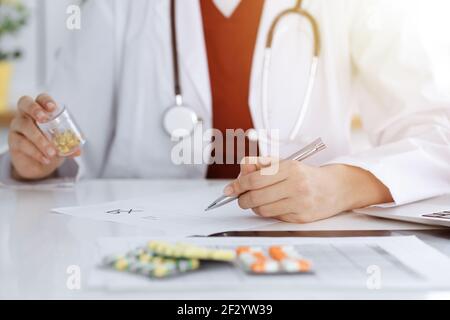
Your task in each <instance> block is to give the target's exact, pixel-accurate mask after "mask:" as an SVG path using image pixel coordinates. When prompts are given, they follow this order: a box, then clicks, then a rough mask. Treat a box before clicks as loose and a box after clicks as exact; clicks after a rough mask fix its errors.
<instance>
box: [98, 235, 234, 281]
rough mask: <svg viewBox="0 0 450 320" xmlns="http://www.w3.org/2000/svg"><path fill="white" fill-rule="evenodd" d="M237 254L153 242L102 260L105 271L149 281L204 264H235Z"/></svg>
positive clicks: (229, 251)
mask: <svg viewBox="0 0 450 320" xmlns="http://www.w3.org/2000/svg"><path fill="white" fill-rule="evenodd" d="M235 259H236V253H235V251H234V250H223V249H213V248H206V247H199V246H194V245H190V244H184V243H177V244H170V243H167V242H163V241H150V242H149V243H147V245H146V246H144V247H141V248H137V249H135V250H132V251H130V252H128V253H126V254H124V255H111V256H107V257H105V258H104V259H103V262H102V265H103V267H106V268H110V269H114V270H116V271H120V272H129V273H133V274H140V275H143V276H147V277H150V278H167V277H171V276H175V275H180V274H184V273H187V272H191V271H195V270H198V269H199V268H200V266H201V264H202V263H203V262H208V261H215V262H233V261H235Z"/></svg>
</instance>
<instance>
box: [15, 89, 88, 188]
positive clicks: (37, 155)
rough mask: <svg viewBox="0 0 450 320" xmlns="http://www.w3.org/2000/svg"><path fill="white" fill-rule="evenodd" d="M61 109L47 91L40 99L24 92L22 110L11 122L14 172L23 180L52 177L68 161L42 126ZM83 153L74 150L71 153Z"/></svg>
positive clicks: (20, 108)
mask: <svg viewBox="0 0 450 320" xmlns="http://www.w3.org/2000/svg"><path fill="white" fill-rule="evenodd" d="M56 112H58V106H57V104H56V103H55V101H54V100H53V99H52V98H51V97H50V96H49V95H47V94H41V95H39V96H38V97H37V98H36V100H33V98H31V97H27V96H24V97H22V98H21V99H20V100H19V102H18V112H17V114H16V116H15V117H14V119H13V120H12V122H11V126H10V132H9V137H8V144H9V150H10V154H11V162H12V167H13V176H14V178H16V179H21V180H39V179H45V178H48V177H50V176H51V175H53V174H54V172H55V171H56V169H58V168H59V167H60V166H61V165H62V164H63V162H64V158H63V157H61V156H60V155H59V153H58V149H57V147H56V146H55V144H54V143H53V142H51V141H50V140H49V139H48V137H46V136H45V135H44V134H43V133H42V131H41V130H40V129H39V127H38V124H40V123H46V122H48V121H49V120H50V119H51V117H52V114H54V113H56ZM79 155H80V151H79V150H78V151H76V152H74V153H73V154H72V155H71V157H76V156H79Z"/></svg>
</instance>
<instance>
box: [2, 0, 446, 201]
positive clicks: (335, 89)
mask: <svg viewBox="0 0 450 320" xmlns="http://www.w3.org/2000/svg"><path fill="white" fill-rule="evenodd" d="M294 2H295V0H267V1H266V3H265V7H264V11H263V15H262V20H261V26H260V30H259V35H258V39H257V43H256V49H255V54H254V61H253V68H252V75H251V92H250V101H249V104H250V108H251V114H252V117H253V122H254V125H255V128H256V129H261V128H262V115H261V99H260V98H261V71H262V54H263V48H264V43H265V40H266V36H267V31H268V28H269V25H270V23H271V22H272V21H273V19H274V17H275V15H276V14H278V13H279V12H280V11H282V10H283V9H286V8H288V7H290V6H292V5H293V4H294ZM304 5H305V7H306V8H307V9H308V10H309V11H310V12H311V13H312V14H313V15H314V16H315V18H316V19H317V20H318V22H319V26H320V31H321V37H322V41H321V44H322V54H321V59H320V66H319V71H318V77H317V81H316V86H315V88H314V93H313V96H312V101H311V107H310V110H309V112H308V114H307V117H306V122H305V126H304V127H303V129H302V131H301V133H300V135H299V138H298V139H297V140H296V141H295V142H293V143H290V144H284V143H283V144H282V145H281V153H280V156H281V157H283V156H286V155H288V154H290V153H292V152H293V151H296V150H297V149H299V148H300V147H302V146H303V144H304V143H305V141H308V139H314V138H317V137H322V138H323V140H324V141H325V143H326V144H327V145H328V149H327V150H326V151H325V152H323V153H322V154H320V155H317V156H316V157H315V158H314V159H311V160H310V161H309V163H310V164H314V165H322V164H325V163H342V164H349V165H354V166H358V167H360V168H363V169H366V170H368V171H370V172H372V173H373V174H374V175H375V176H376V177H378V178H379V179H380V180H381V181H382V182H383V183H384V184H385V185H386V186H387V187H388V188H389V189H390V191H391V192H392V195H393V197H394V199H395V201H396V204H403V203H408V202H412V201H416V200H420V199H425V198H429V197H432V196H437V195H441V194H444V193H449V192H450V96H449V92H450V85H449V83H448V82H446V81H448V75H447V77H445V76H444V77H443V76H442V74H441V76H438V75H439V74H438V72H440V70H439V69H438V68H437V66H436V63H435V62H436V59H435V58H436V57H435V56H433V53H436V51H433V50H434V45H436V43H435V42H433V41H431V40H430V39H427V38H426V37H424V35H423V33H422V32H421V24H420V21H418V20H414V15H415V14H416V12H415V11H413V10H411V11H407V12H405V9H406V8H411V7H415V6H417V5H416V4H412V3H411V1H391V0H389V1H379V0H367V1H359V0H335V1H329V0H305V4H304ZM417 7H419V6H417ZM421 10H422V11H423V10H426V9H424V8H423V6H422V8H421ZM82 12H83V16H82V29H81V30H80V31H73V32H72V36H71V37H70V40H69V42H68V44H67V46H65V49H64V50H63V52H62V54H61V56H60V62H59V63H58V67H57V70H56V71H55V76H54V78H53V81H52V83H51V86H50V88H49V93H50V94H51V95H53V96H55V97H56V99H58V100H59V101H64V102H66V103H67V104H68V105H69V108H70V109H71V111H72V113H73V114H74V116H75V118H76V119H77V122H78V123H79V125H80V126H81V128H82V130H83V131H84V133H85V135H86V137H87V139H88V144H87V145H86V148H85V151H84V154H83V156H82V157H81V158H80V159H78V160H77V163H78V166H74V163H73V162H71V161H68V162H66V164H65V165H64V166H63V168H61V170H60V174H61V175H77V176H78V177H80V178H146V179H156V178H203V177H205V173H206V169H207V166H206V165H181V166H180V165H175V164H173V162H172V161H171V150H172V148H173V146H174V142H172V141H171V140H170V139H169V138H168V137H167V135H166V134H165V132H164V131H163V129H162V116H163V113H164V111H165V110H166V109H167V108H168V107H169V106H171V105H173V103H174V93H173V74H172V72H173V70H172V60H171V47H170V33H169V32H170V25H169V22H170V20H169V1H168V0H133V1H122V0H89V1H88V2H87V3H86V5H85V7H84V8H83V11H82ZM177 12H178V19H177V31H178V41H179V51H180V60H181V78H182V79H181V81H182V86H183V92H184V99H185V102H186V103H187V104H189V105H190V106H191V107H192V108H193V109H194V110H195V111H196V112H197V113H198V115H199V116H200V117H201V118H202V119H203V120H204V128H205V129H207V128H209V127H210V126H211V118H212V117H211V109H212V106H211V92H210V82H209V75H208V64H207V58H206V52H205V44H204V38H203V29H202V18H201V11H200V6H199V2H198V0H182V1H177ZM422 13H423V12H422ZM444 30H445V29H444ZM277 34H278V39H279V40H277V42H276V45H275V46H276V48H275V49H274V51H275V52H274V56H275V57H276V56H277V55H278V57H281V58H278V59H277V58H274V62H273V65H274V67H273V70H272V73H271V81H270V87H271V92H273V94H272V93H271V95H270V96H271V98H270V100H271V106H272V108H271V115H270V119H271V128H274V129H280V130H281V134H282V136H283V135H284V136H286V135H288V134H289V131H290V130H291V127H292V126H293V124H294V122H293V121H294V120H295V118H296V115H297V113H298V108H299V107H300V105H301V102H302V94H301V92H302V90H304V89H302V88H305V86H306V81H307V80H306V78H307V77H306V76H307V74H308V67H309V66H308V61H309V57H310V55H309V54H310V51H311V47H312V45H311V38H310V35H308V33H306V36H305V33H303V35H301V34H302V33H301V32H300V29H299V24H298V21H297V20H296V19H295V18H288V19H287V21H286V22H285V23H284V24H283V25H282V26H281V28H280V31H279V32H278V33H277ZM439 45H440V44H439ZM277 48H278V49H277ZM439 49H440V50H441V51H439V52H443V51H442V49H444V48H442V47H440V48H439ZM444 50H445V49H444ZM449 74H450V73H449ZM279 92H282V93H283V94H278V93H279ZM355 102H357V103H356V105H357V106H358V108H359V111H360V113H361V115H362V118H363V123H364V127H365V129H366V130H367V131H368V133H369V135H370V140H371V142H372V144H373V148H371V149H370V150H366V151H364V152H360V153H357V154H352V150H351V146H350V127H351V125H350V122H351V115H352V112H353V106H354V105H355ZM262 152H263V153H266V152H268V150H267V149H265V148H264V146H262ZM3 162H4V166H5V168H8V166H9V162H8V157H7V156H4V157H3ZM4 172H6V171H4Z"/></svg>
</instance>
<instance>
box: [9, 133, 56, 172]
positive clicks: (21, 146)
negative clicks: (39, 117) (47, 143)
mask: <svg viewBox="0 0 450 320" xmlns="http://www.w3.org/2000/svg"><path fill="white" fill-rule="evenodd" d="M9 146H10V147H9V148H10V151H11V152H13V153H14V152H19V153H22V154H24V155H26V156H28V157H29V158H31V159H33V160H35V161H37V162H39V163H41V164H43V165H49V164H50V163H51V161H50V159H49V158H47V157H46V156H45V155H44V154H43V153H42V152H41V151H40V150H39V149H38V148H36V146H35V145H34V144H33V143H31V142H30V141H29V140H27V139H26V138H25V137H24V136H21V135H20V134H18V133H15V132H13V133H11V134H10V138H9Z"/></svg>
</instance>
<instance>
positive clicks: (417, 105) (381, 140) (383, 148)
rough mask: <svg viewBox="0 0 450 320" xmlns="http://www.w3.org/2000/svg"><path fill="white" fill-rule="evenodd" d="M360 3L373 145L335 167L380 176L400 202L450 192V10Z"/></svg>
mask: <svg viewBox="0 0 450 320" xmlns="http://www.w3.org/2000/svg"><path fill="white" fill-rule="evenodd" d="M358 2H359V3H360V4H361V5H360V6H359V7H358V9H357V10H355V12H356V15H355V16H356V17H357V18H356V19H354V20H352V23H351V28H350V30H351V35H350V37H351V38H350V39H351V41H350V43H351V52H352V59H353V65H354V80H355V92H357V93H358V95H359V96H358V100H359V107H360V113H361V117H362V120H363V124H364V128H365V129H366V130H367V132H368V134H369V137H370V141H371V143H372V145H373V148H371V149H369V150H366V151H363V152H360V153H358V154H354V155H351V156H346V157H341V158H339V159H335V160H334V161H332V162H333V163H341V164H348V165H352V166H356V167H360V168H363V169H365V170H367V171H369V172H371V173H372V174H374V175H375V176H376V177H377V178H378V179H379V180H380V181H381V182H383V183H384V184H385V185H386V186H387V187H388V188H389V190H390V191H391V193H392V196H393V198H394V201H395V204H396V205H401V204H406V203H410V202H414V201H418V200H422V199H426V198H430V197H434V196H438V195H442V194H446V193H450V68H449V64H450V60H449V59H448V57H449V56H450V46H449V43H448V42H446V43H445V41H448V36H447V35H445V33H446V32H447V31H446V30H450V28H449V26H447V27H444V24H448V22H447V21H448V18H447V17H446V16H444V13H445V12H448V9H449V5H448V4H447V3H446V1H439V0H432V1H429V2H428V1H427V2H426V4H425V3H423V2H421V3H418V1H403V0H401V1H391V0H387V1H384V0H375V1H372V2H371V1H364V2H363V1H356V3H358ZM355 5H356V6H358V4H355ZM446 9H447V10H446ZM444 39H447V40H444Z"/></svg>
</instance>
